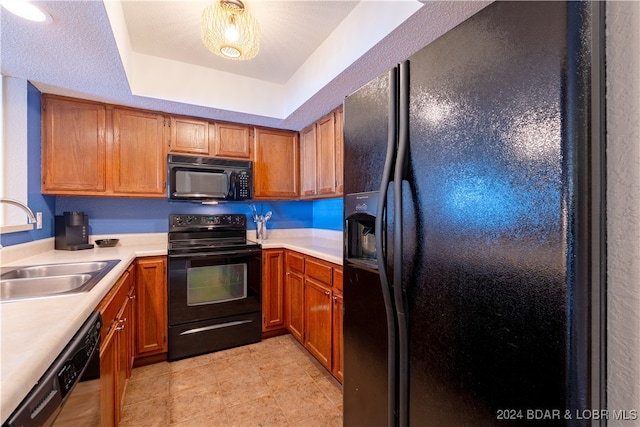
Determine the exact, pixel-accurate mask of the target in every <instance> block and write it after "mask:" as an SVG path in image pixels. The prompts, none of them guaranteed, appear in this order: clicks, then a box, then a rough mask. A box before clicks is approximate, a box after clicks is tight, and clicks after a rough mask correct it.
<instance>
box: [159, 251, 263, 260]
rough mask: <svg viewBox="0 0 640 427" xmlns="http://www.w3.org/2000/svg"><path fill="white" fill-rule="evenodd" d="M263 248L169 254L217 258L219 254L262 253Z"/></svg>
mask: <svg viewBox="0 0 640 427" xmlns="http://www.w3.org/2000/svg"><path fill="white" fill-rule="evenodd" d="M261 253H262V249H243V250H238V251H216V252H197V253H190V254H169V258H215V257H219V256H229V255H231V256H237V255H254V254H261Z"/></svg>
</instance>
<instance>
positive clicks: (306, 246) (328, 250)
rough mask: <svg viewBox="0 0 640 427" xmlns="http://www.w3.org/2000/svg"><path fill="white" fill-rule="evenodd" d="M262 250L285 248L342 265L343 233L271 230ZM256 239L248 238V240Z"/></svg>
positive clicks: (263, 242)
mask: <svg viewBox="0 0 640 427" xmlns="http://www.w3.org/2000/svg"><path fill="white" fill-rule="evenodd" d="M269 231H270V234H268V239H266V240H262V241H260V242H261V243H262V249H275V248H284V249H290V250H292V251H297V252H302V253H304V254H306V255H310V256H314V257H316V258H320V259H323V260H325V261H329V262H332V263H334V264H338V265H342V251H343V249H342V232H341V231H327V230H309V231H310V232H309V231H305V230H269ZM253 237H255V233H254V234H253V236H248V238H253Z"/></svg>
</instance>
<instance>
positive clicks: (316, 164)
mask: <svg viewBox="0 0 640 427" xmlns="http://www.w3.org/2000/svg"><path fill="white" fill-rule="evenodd" d="M342 146H343V143H342V107H340V108H338V109H336V110H335V111H332V112H331V113H329V114H327V115H326V116H324V117H323V118H321V119H320V120H318V121H317V122H315V123H314V124H313V125H311V126H309V127H306V128H305V129H303V130H302V131H301V132H300V175H301V178H300V181H301V182H300V198H302V199H316V198H321V197H324V198H326V197H335V196H340V195H342V192H343V184H342V181H343V178H342V174H343V172H342V169H343V166H342V163H343V162H342Z"/></svg>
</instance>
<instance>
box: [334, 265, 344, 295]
mask: <svg viewBox="0 0 640 427" xmlns="http://www.w3.org/2000/svg"><path fill="white" fill-rule="evenodd" d="M333 286H334V287H335V288H336V289H338V290H339V291H342V267H334V269H333Z"/></svg>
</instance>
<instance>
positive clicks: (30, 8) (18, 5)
mask: <svg viewBox="0 0 640 427" xmlns="http://www.w3.org/2000/svg"><path fill="white" fill-rule="evenodd" d="M0 5H2V7H4V8H5V9H7V10H8V11H9V12H11V13H13V14H14V15H16V16H19V17H21V18H24V19H27V20H29V21H34V22H46V23H50V22H51V21H53V18H51V15H49V14H48V13H47V12H46V11H44V10H42V9H40V8H39V7H38V6H35V5H33V4H31V3H29V2H28V1H26V0H0Z"/></svg>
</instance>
